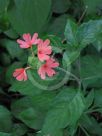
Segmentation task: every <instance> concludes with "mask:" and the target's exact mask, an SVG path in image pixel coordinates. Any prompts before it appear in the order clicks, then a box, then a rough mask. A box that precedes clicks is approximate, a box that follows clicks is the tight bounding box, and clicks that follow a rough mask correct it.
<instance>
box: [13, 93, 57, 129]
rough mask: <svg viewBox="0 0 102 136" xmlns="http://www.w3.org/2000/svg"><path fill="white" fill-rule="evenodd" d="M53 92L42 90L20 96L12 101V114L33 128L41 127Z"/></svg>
mask: <svg viewBox="0 0 102 136" xmlns="http://www.w3.org/2000/svg"><path fill="white" fill-rule="evenodd" d="M54 97H55V93H52V92H51V93H50V92H44V93H42V94H41V95H35V96H30V97H29V98H28V97H25V98H22V99H20V100H17V101H15V102H13V103H12V106H11V109H12V112H13V115H14V116H15V117H16V118H18V119H20V120H21V121H23V122H24V123H25V124H26V125H27V126H29V127H30V128H33V129H41V127H42V124H43V121H44V118H45V115H46V113H47V111H48V109H49V108H50V105H51V102H52V100H53V98H54Z"/></svg>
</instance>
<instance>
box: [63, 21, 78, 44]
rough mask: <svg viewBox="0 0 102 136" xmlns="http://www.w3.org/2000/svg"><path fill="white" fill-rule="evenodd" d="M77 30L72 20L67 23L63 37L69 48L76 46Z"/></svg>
mask: <svg viewBox="0 0 102 136" xmlns="http://www.w3.org/2000/svg"><path fill="white" fill-rule="evenodd" d="M77 29H78V25H77V24H76V23H75V22H74V21H72V20H68V21H67V24H66V28H65V32H64V35H65V38H66V40H67V43H68V44H69V45H71V46H77V45H78V42H77V37H76V33H77Z"/></svg>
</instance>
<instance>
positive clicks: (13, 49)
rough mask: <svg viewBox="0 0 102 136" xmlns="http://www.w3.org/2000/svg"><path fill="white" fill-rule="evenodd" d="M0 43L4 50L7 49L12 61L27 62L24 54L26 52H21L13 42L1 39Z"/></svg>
mask: <svg viewBox="0 0 102 136" xmlns="http://www.w3.org/2000/svg"><path fill="white" fill-rule="evenodd" d="M0 43H1V44H2V46H3V47H4V48H6V49H7V51H8V53H9V55H10V56H11V58H12V59H13V58H18V59H19V60H24V61H26V60H27V55H26V54H25V53H26V51H24V50H22V49H21V48H20V47H19V45H18V44H17V43H16V42H15V41H12V40H8V39H3V40H1V41H0ZM22 56H23V57H22Z"/></svg>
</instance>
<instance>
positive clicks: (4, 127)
mask: <svg viewBox="0 0 102 136" xmlns="http://www.w3.org/2000/svg"><path fill="white" fill-rule="evenodd" d="M11 129H12V118H11V113H10V111H9V110H7V109H6V108H5V107H3V106H0V131H1V132H5V133H6V132H7V133H8V132H10V131H11Z"/></svg>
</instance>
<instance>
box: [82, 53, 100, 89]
mask: <svg viewBox="0 0 102 136" xmlns="http://www.w3.org/2000/svg"><path fill="white" fill-rule="evenodd" d="M80 76H81V80H82V83H83V85H84V87H101V86H102V60H101V58H100V57H97V56H93V55H90V56H89V55H86V56H84V57H82V58H81V70H80Z"/></svg>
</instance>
